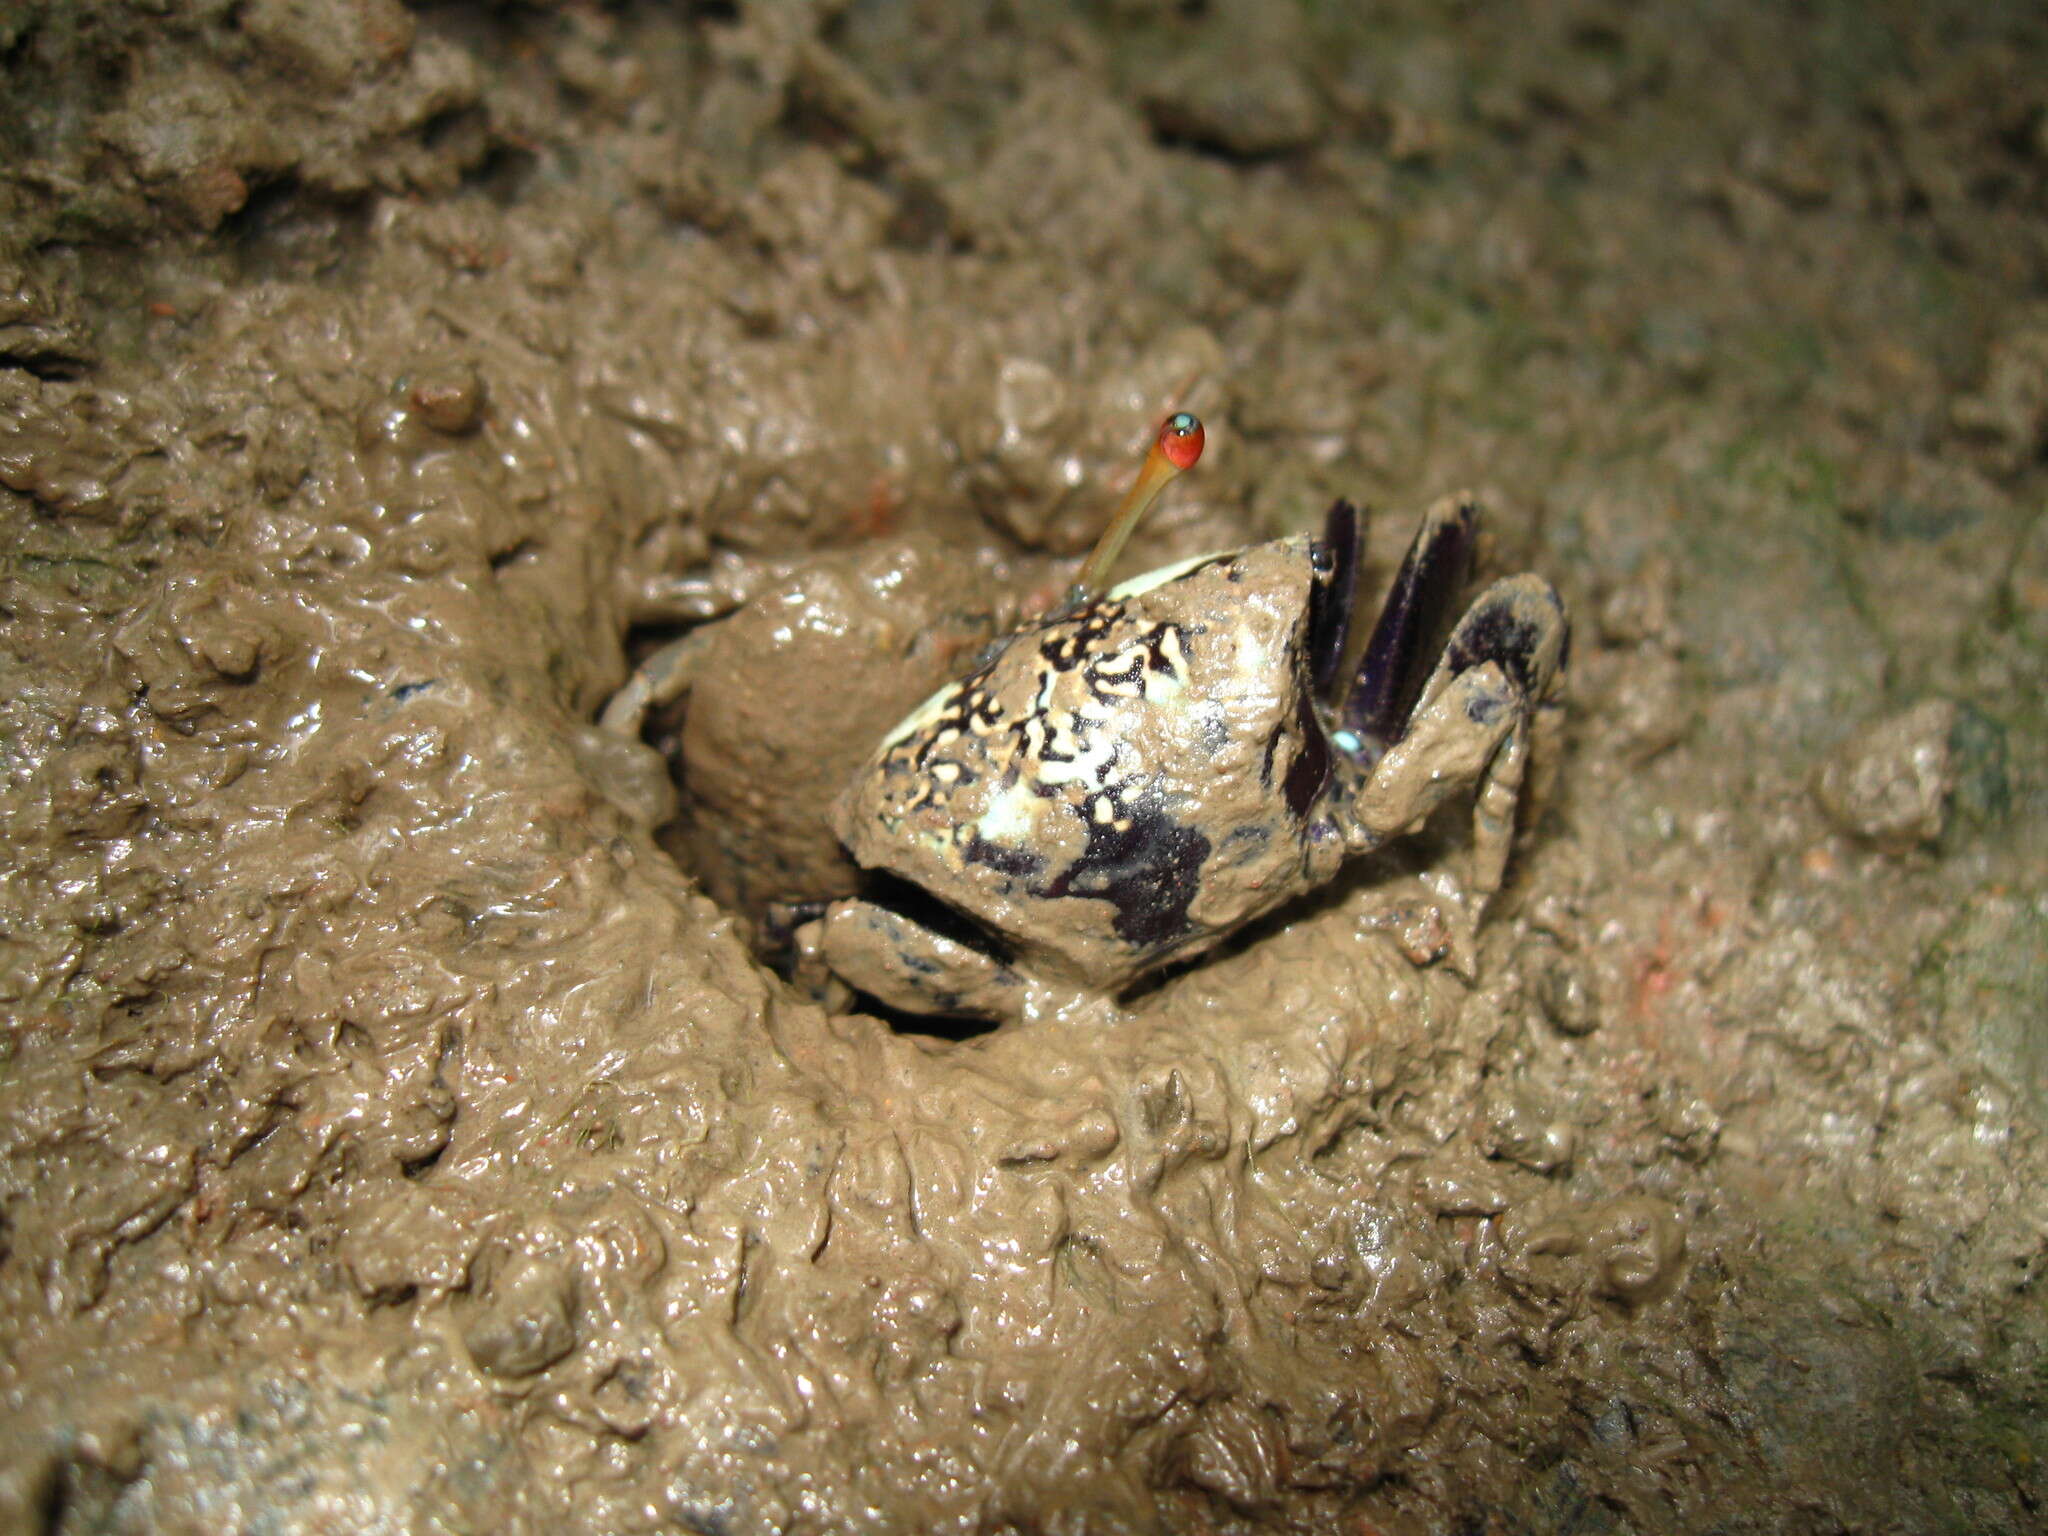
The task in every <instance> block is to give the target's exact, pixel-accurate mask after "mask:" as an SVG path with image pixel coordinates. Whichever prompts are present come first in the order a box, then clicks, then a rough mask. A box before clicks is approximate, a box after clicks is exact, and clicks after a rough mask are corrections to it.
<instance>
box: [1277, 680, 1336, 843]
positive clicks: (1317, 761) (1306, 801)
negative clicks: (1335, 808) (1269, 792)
mask: <svg viewBox="0 0 2048 1536" xmlns="http://www.w3.org/2000/svg"><path fill="white" fill-rule="evenodd" d="M1294 704H1295V708H1294V718H1295V724H1296V726H1297V728H1298V729H1299V730H1300V732H1301V750H1300V751H1298V752H1297V753H1295V755H1294V761H1293V762H1292V763H1290V764H1289V765H1288V768H1287V778H1286V780H1285V781H1284V782H1283V783H1282V784H1281V786H1280V792H1281V793H1282V794H1283V795H1285V796H1286V797H1287V809H1288V810H1290V811H1292V812H1293V813H1294V819H1295V820H1296V821H1301V820H1304V819H1305V818H1306V817H1307V816H1308V812H1309V807H1310V806H1312V805H1314V804H1315V803H1316V797H1317V796H1319V795H1320V794H1322V792H1323V786H1324V785H1325V784H1327V783H1329V782H1330V743H1329V741H1328V740H1327V739H1326V738H1325V737H1324V735H1323V727H1322V722H1321V721H1319V720H1317V719H1316V712H1315V706H1314V705H1313V704H1311V703H1310V702H1309V696H1308V694H1307V693H1305V692H1304V693H1298V694H1296V695H1295V701H1294Z"/></svg>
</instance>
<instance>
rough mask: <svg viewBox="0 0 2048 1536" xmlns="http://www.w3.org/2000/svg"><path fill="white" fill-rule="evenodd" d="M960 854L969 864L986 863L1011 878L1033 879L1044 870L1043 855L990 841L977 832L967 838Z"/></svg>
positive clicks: (1027, 849)
mask: <svg viewBox="0 0 2048 1536" xmlns="http://www.w3.org/2000/svg"><path fill="white" fill-rule="evenodd" d="M961 855H962V857H964V858H965V859H966V860H967V862H968V863H970V864H986V865H987V866H988V867H989V868H990V869H993V870H995V871H996V872H997V873H998V874H1004V875H1008V876H1009V877H1010V878H1011V879H1013V880H1030V879H1034V878H1036V877H1037V876H1038V875H1040V874H1042V873H1043V872H1044V870H1045V859H1044V858H1043V856H1041V855H1039V854H1036V853H1033V852H1032V851H1031V850H1030V849H1029V848H1010V847H1006V846H1005V845H1004V844H1002V843H992V842H990V841H989V840H988V839H987V838H985V837H983V836H982V835H981V834H980V833H979V832H977V833H975V834H973V835H972V836H971V837H969V838H968V839H967V846H966V847H965V848H963V849H962V850H961Z"/></svg>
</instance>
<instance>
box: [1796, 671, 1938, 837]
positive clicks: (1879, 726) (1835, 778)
mask: <svg viewBox="0 0 2048 1536" xmlns="http://www.w3.org/2000/svg"><path fill="white" fill-rule="evenodd" d="M1955 726H1956V706H1955V704H1954V703H1953V702H1952V701H1951V700H1948V699H1928V700H1925V701H1924V702H1922V703H1919V704H1915V705H1914V706H1913V707H1912V708H1911V709H1907V710H1902V711H1901V712H1899V713H1898V714H1895V715H1888V716H1886V717H1885V718H1884V719H1882V720H1878V721H1876V722H1874V723H1873V724H1870V725H1867V726H1865V727H1864V728H1863V729H1862V730H1860V731H1858V732H1856V734H1855V735H1853V736H1851V737H1850V738H1849V739H1848V740H1847V741H1845V742H1844V743H1842V745H1841V746H1840V747H1838V748H1836V749H1835V751H1834V753H1833V754H1832V755H1831V756H1829V758H1828V759H1827V760H1826V761H1825V762H1823V763H1822V764H1821V766H1820V769H1819V771H1818V772H1817V773H1816V774H1815V775H1814V779H1813V795H1814V799H1815V800H1816V801H1818V802H1819V804H1820V808H1821V811H1822V812H1823V814H1825V815H1826V817H1827V819H1828V821H1829V823H1830V824H1831V825H1833V826H1834V828H1835V829H1836V830H1837V831H1839V832H1843V833H1846V834H1847V835H1848V836H1850V837H1856V838H1861V839H1862V840H1863V841H1865V842H1868V843H1873V844H1875V845H1876V846H1878V847H1880V848H1882V849H1884V850H1886V851H1887V852H1892V853H1903V852H1905V851H1907V850H1908V849H1911V848H1913V847H1915V846H1917V845H1919V844H1922V843H1931V842H1933V841H1934V840H1935V839H1937V838H1938V837H1940V836H1941V832H1942V828H1943V826H1944V825H1945V824H1946V822H1947V819H1948V799H1949V794H1950V791H1951V790H1953V789H1954V788H1955V771H1954V763H1953V761H1952V754H1951V752H1950V749H1949V738H1950V736H1951V734H1952V733H1953V732H1954V730H1955Z"/></svg>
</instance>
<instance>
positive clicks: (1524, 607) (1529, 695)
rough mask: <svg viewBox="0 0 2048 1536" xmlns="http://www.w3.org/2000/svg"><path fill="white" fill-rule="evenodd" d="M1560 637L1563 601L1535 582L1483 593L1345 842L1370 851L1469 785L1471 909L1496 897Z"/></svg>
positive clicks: (1543, 719)
mask: <svg viewBox="0 0 2048 1536" xmlns="http://www.w3.org/2000/svg"><path fill="white" fill-rule="evenodd" d="M1569 640H1570V633H1569V627H1568V625H1567V623H1566V620H1565V615H1564V605H1563V604H1562V603H1561V602H1560V601H1559V600H1558V596H1557V592H1556V590H1555V589H1554V588H1553V587H1552V586H1551V585H1550V583H1549V582H1547V581H1544V580H1543V579H1542V578H1541V577H1538V576H1513V577H1509V578H1508V579H1506V580H1504V581H1497V582H1495V583H1494V584H1493V585H1492V586H1490V587H1488V588H1487V589H1486V591H1485V592H1483V593H1481V594H1480V597H1479V600H1478V601H1477V602H1475V603H1474V604H1473V605H1472V606H1471V608H1470V609H1469V610H1467V611H1466V614H1465V616H1464V617H1463V618H1462V619H1460V620H1459V621H1458V625H1457V628H1455V629H1454V630H1452V631H1451V637H1450V639H1449V641H1448V642H1447V643H1446V644H1445V646H1444V649H1443V656H1442V659H1441V660H1440V661H1439V662H1438V663H1437V666H1436V670H1435V671H1434V672H1433V673H1432V674H1431V675H1430V677H1429V680H1428V682H1427V684H1426V686H1425V687H1424V688H1423V690H1422V699H1421V703H1420V705H1419V706H1418V707H1417V708H1416V710H1415V711H1414V714H1413V715H1412V717H1411V718H1410V719H1409V720H1408V722H1407V724H1406V727H1405V729H1404V730H1403V731H1402V733H1401V735H1400V737H1399V739H1398V740H1396V741H1395V742H1394V743H1393V744H1392V745H1391V746H1390V747H1389V748H1388V749H1387V751H1386V753H1385V755H1384V756H1382V757H1381V758H1380V759H1379V761H1378V762H1377V763H1375V764H1374V765H1373V767H1372V771H1371V776H1370V777H1369V778H1368V779H1367V780H1366V782H1365V784H1364V786H1363V787H1362V788H1361V789H1360V791H1359V793H1358V797H1357V802H1356V806H1355V809H1354V811H1353V822H1352V825H1351V827H1350V828H1349V829H1348V831H1349V833H1350V836H1351V838H1352V840H1353V842H1354V844H1355V845H1356V846H1357V847H1359V848H1360V849H1370V848H1374V847H1377V846H1379V845H1380V844H1381V843H1383V842H1385V841H1386V840H1387V839H1389V838H1391V837H1393V836H1395V835H1397V834H1398V833H1400V832H1402V831H1403V830H1405V829H1407V828H1409V827H1412V826H1414V825H1416V824H1417V823H1419V822H1421V821H1423V820H1426V819H1427V818H1428V816H1429V815H1430V813H1431V812H1432V811H1434V810H1435V809H1436V807H1437V806H1438V805H1440V804H1442V803H1443V801H1444V800H1446V799H1448V798H1449V797H1450V795H1451V794H1452V793H1454V792H1455V791H1457V790H1458V789H1460V788H1464V787H1470V788H1471V790H1472V792H1473V806H1472V869H1471V880H1470V886H1471V890H1472V892H1473V894H1474V896H1475V897H1476V898H1477V901H1478V902H1479V903H1483V902H1484V901H1485V899H1486V898H1487V897H1488V896H1490V895H1491V894H1492V893H1493V892H1494V891H1496V890H1498V889H1499V888H1500V882H1501V876H1502V874H1503V873H1504V872H1505V870H1506V868H1507V859H1508V849H1509V845H1510V844H1511V843H1512V842H1513V840H1514V832H1515V811H1516V805H1517V803H1518V801H1519V799H1520V795H1521V789H1522V780H1523V776H1524V774H1525V772H1526V770H1527V767H1528V761H1529V756H1530V747H1531V738H1532V737H1542V738H1545V739H1546V740H1547V739H1548V738H1549V737H1551V736H1553V735H1554V734H1555V727H1556V723H1557V717H1558V714H1559V711H1560V708H1561V706H1560V704H1559V701H1558V697H1557V696H1558V693H1559V686H1558V685H1559V679H1560V678H1561V677H1562V675H1563V668H1564V663H1565V652H1566V649H1567V647H1568V644H1569ZM1472 916H1473V918H1474V920H1475V921H1476V920H1477V916H1478V910H1477V907H1476V906H1475V908H1474V910H1473V913H1472Z"/></svg>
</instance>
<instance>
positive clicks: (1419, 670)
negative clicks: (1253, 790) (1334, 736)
mask: <svg viewBox="0 0 2048 1536" xmlns="http://www.w3.org/2000/svg"><path fill="white" fill-rule="evenodd" d="M1478 532H1479V508H1478V505H1477V504H1476V503H1475V502H1474V501H1473V500H1472V498H1471V497H1470V496H1463V495H1461V496H1451V497H1446V498H1445V499H1444V500H1442V501H1439V502H1438V503H1436V505H1435V506H1433V507H1431V508H1430V509H1429V511H1428V512H1426V513H1425V514H1424V515H1423V519H1422V526H1421V527H1419V528H1417V529H1416V530H1415V538H1414V539H1413V541H1412V542H1410V544H1409V545H1408V553H1407V555H1406V556H1405V557H1404V558H1403V559H1402V561H1401V569H1400V571H1399V572H1397V573H1396V574H1395V577H1394V585H1393V588H1392V590H1390V591H1389V592H1388V593H1387V599H1386V602H1385V603H1384V604H1382V605H1381V607H1380V614H1379V618H1378V619H1377V620H1376V621H1375V622H1374V624H1373V629H1372V638H1371V639H1370V640H1368V641H1367V642H1366V645H1365V654H1364V656H1363V657H1362V658H1361V659H1360V661H1359V664H1358V674H1357V677H1356V678H1355V679H1354V680H1353V682H1352V685H1351V692H1350V693H1349V694H1348V695H1347V696H1346V697H1345V699H1344V700H1343V702H1342V704H1341V705H1340V706H1339V708H1338V711H1337V724H1338V726H1339V728H1340V730H1341V731H1344V732H1348V733H1349V734H1350V735H1351V737H1352V738H1353V740H1352V742H1350V743H1342V745H1345V746H1346V747H1347V749H1348V750H1350V751H1352V753H1353V755H1354V756H1357V757H1361V758H1363V760H1364V761H1366V762H1368V763H1371V762H1376V761H1378V760H1379V758H1380V756H1381V754H1383V753H1384V752H1385V751H1386V750H1387V748H1388V747H1390V746H1392V745H1393V744H1394V742H1395V741H1396V740H1398V739H1399V738H1400V736H1401V733H1402V732H1403V731H1404V730H1405V729H1406V728H1407V725H1408V720H1409V717H1410V716H1411V715H1412V714H1413V713H1414V711H1415V706H1416V703H1417V702H1418V701H1419V700H1420V699H1421V697H1422V693H1423V686H1424V684H1425V683H1426V682H1427V681H1428V680H1429V677H1430V674H1431V672H1432V670H1433V669H1434V668H1435V666H1436V663H1437V658H1438V657H1439V656H1440V655H1441V654H1442V648H1443V642H1444V634H1445V632H1446V631H1447V630H1448V629H1449V628H1450V624H1451V617H1452V613H1453V611H1454V610H1453V609H1452V606H1451V605H1452V604H1453V603H1454V602H1456V601H1457V598H1458V594H1459V593H1460V592H1461V591H1462V590H1463V589H1464V586H1465V580H1466V578H1467V576H1469V575H1470V573H1471V569H1472V546H1473V543H1474V541H1475V540H1476V538H1477V536H1478Z"/></svg>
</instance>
